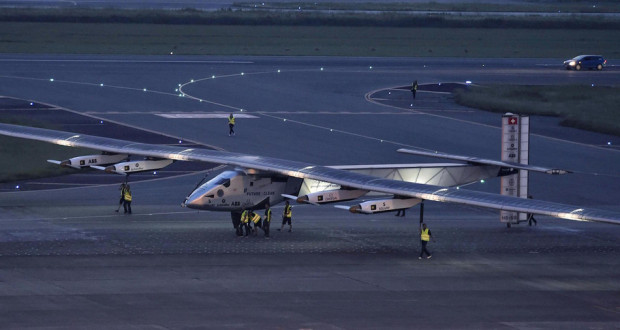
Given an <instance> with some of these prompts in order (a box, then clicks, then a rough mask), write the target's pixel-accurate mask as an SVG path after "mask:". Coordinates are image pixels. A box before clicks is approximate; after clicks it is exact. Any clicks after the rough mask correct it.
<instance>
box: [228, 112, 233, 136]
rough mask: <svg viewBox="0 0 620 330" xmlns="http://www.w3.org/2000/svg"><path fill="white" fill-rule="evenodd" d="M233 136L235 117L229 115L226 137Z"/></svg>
mask: <svg viewBox="0 0 620 330" xmlns="http://www.w3.org/2000/svg"><path fill="white" fill-rule="evenodd" d="M231 135H235V117H234V116H233V114H232V113H231V114H230V116H229V117H228V136H231Z"/></svg>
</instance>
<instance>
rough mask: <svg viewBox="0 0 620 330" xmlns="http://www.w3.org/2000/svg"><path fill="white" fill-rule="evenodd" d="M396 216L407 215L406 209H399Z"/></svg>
mask: <svg viewBox="0 0 620 330" xmlns="http://www.w3.org/2000/svg"><path fill="white" fill-rule="evenodd" d="M400 212H403V214H402V215H401V214H400ZM396 216H397V217H404V216H405V210H404V209H402V210H398V212H396Z"/></svg>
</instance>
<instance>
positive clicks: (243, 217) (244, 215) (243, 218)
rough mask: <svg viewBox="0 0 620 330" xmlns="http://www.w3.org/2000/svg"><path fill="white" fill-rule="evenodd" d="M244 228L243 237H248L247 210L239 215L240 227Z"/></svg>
mask: <svg viewBox="0 0 620 330" xmlns="http://www.w3.org/2000/svg"><path fill="white" fill-rule="evenodd" d="M240 227H243V228H245V237H248V235H249V234H250V230H251V229H250V211H249V210H243V213H241V226H240Z"/></svg>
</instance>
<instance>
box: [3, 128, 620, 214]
mask: <svg viewBox="0 0 620 330" xmlns="http://www.w3.org/2000/svg"><path fill="white" fill-rule="evenodd" d="M0 134H2V135H7V136H13V137H18V138H24V139H30V140H38V141H44V142H49V143H53V144H58V145H63V146H69V147H84V148H90V149H95V150H100V151H102V154H101V155H90V156H80V157H76V158H72V159H70V160H66V161H62V162H61V161H53V162H54V163H57V164H59V165H62V166H69V167H73V168H83V167H87V166H90V167H94V168H98V169H102V170H106V171H108V172H112V173H118V174H129V173H133V172H136V171H141V170H153V169H159V168H163V167H165V166H167V165H169V164H170V163H172V162H173V161H197V162H209V163H217V164H224V165H230V166H234V167H235V169H234V170H228V171H224V172H222V173H220V174H219V175H217V176H216V177H214V178H213V179H211V180H209V181H208V182H206V183H204V184H202V185H200V186H198V187H197V188H196V189H195V190H194V191H193V192H192V193H191V194H190V195H189V196H188V197H186V199H185V201H184V202H183V205H184V206H186V207H189V208H194V209H200V210H210V211H225V212H231V216H232V219H233V223H236V222H237V221H238V219H239V217H240V214H241V212H242V211H243V210H245V209H253V210H257V209H262V208H264V207H265V204H267V203H269V204H270V205H275V204H277V203H279V202H282V201H283V200H284V199H285V198H293V199H296V200H297V201H298V202H300V203H310V204H326V203H335V202H344V201H350V200H354V199H357V198H360V197H362V196H364V195H382V197H377V199H373V200H369V201H365V202H362V203H360V204H357V205H353V206H348V207H345V208H346V209H348V210H349V211H351V212H354V213H364V214H373V213H381V212H390V211H397V210H404V209H407V208H410V207H412V206H415V205H416V204H419V203H421V202H422V201H436V202H450V203H458V204H465V205H472V206H479V207H485V208H491V209H497V210H504V211H513V212H523V213H533V214H542V215H549V216H552V217H557V218H562V219H569V220H580V221H595V222H605V223H612V224H620V213H615V212H611V211H605V210H597V209H590V208H584V207H579V206H571V205H566V204H560V203H553V202H546V201H541V200H533V199H525V198H518V197H511V196H503V195H499V194H492V193H486V192H478V191H471V190H466V189H459V186H461V185H464V184H467V183H471V182H475V181H478V180H481V179H485V178H490V177H496V176H504V175H509V174H514V173H516V172H517V171H519V170H527V171H536V172H543V173H548V174H563V173H566V171H563V170H560V169H553V168H545V167H538V166H532V165H523V164H517V163H512V162H501V161H494V160H487V159H480V158H475V157H464V156H456V155H448V154H436V153H427V152H420V151H414V150H407V149H399V151H400V152H404V153H409V154H416V155H425V156H432V157H440V158H447V159H452V160H460V161H464V162H465V163H462V164H457V163H432V164H395V165H354V166H320V165H315V164H309V163H304V162H297V161H292V160H285V159H278V158H271V157H265V156H256V155H247V154H240V153H232V152H226V151H216V150H206V149H199V148H186V147H180V146H167V145H153V144H146V143H136V142H131V141H125V140H118V139H111V138H105V137H97V136H91V135H85V134H76V133H70V132H63V131H56V130H48V129H42V128H33V127H24V126H17V125H10V124H0ZM128 155H133V156H144V157H146V159H145V160H141V161H131V162H127V161H124V160H125V159H126V158H127V157H128ZM117 162H118V163H117ZM101 165H108V166H107V167H104V166H101ZM386 196H388V197H386ZM339 207H340V208H343V206H341V205H339Z"/></svg>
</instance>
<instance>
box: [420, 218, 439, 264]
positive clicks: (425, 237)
mask: <svg viewBox="0 0 620 330" xmlns="http://www.w3.org/2000/svg"><path fill="white" fill-rule="evenodd" d="M431 238H433V235H431V230H430V229H428V228H427V227H426V224H425V223H423V224H422V227H420V243H421V244H422V251H420V256H419V257H418V259H422V257H424V253H426V254H428V257H426V259H430V258H431V257H432V256H431V253H430V252H428V250H427V249H426V244H428V241H430V240H431ZM434 241H435V239H434V238H433V242H434Z"/></svg>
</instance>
